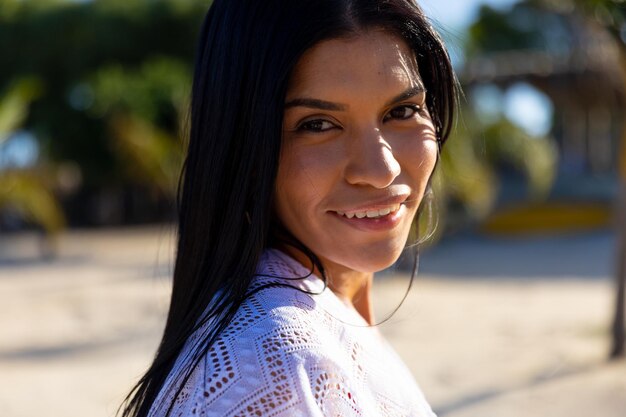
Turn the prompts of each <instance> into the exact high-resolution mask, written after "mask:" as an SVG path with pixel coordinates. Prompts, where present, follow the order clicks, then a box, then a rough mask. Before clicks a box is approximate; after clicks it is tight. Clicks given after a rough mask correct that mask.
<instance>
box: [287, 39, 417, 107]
mask: <svg viewBox="0 0 626 417" xmlns="http://www.w3.org/2000/svg"><path fill="white" fill-rule="evenodd" d="M372 83H373V84H374V85H372ZM396 84H402V85H403V86H415V85H420V84H421V80H420V77H419V71H418V68H417V63H416V59H415V54H414V53H413V51H412V50H411V49H410V48H409V46H408V45H407V44H406V42H405V41H404V40H403V39H402V38H401V37H399V36H396V35H393V34H391V33H388V32H386V31H382V30H370V31H366V32H363V33H359V34H357V35H355V36H351V37H349V38H340V39H331V40H326V41H322V42H320V43H318V44H317V45H315V46H314V47H312V48H311V49H309V50H308V51H307V52H306V53H305V54H304V55H303V56H302V57H301V59H300V60H299V61H298V64H297V65H296V67H295V69H294V72H293V74H292V78H291V81H290V85H289V93H295V92H298V93H307V92H308V90H310V89H316V90H317V89H320V88H322V89H324V86H326V88H325V89H329V90H334V89H337V88H339V89H341V88H344V87H345V88H348V87H350V86H356V85H358V86H360V87H359V88H363V86H368V87H378V88H384V87H389V88H393V86H394V85H396ZM289 93H288V95H289Z"/></svg>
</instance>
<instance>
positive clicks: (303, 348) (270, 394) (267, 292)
mask: <svg viewBox="0 0 626 417" xmlns="http://www.w3.org/2000/svg"><path fill="white" fill-rule="evenodd" d="M279 272H280V273H284V272H285V271H279ZM292 272H293V271H292ZM296 272H298V271H296ZM266 275H267V276H266V277H264V278H263V277H262V278H261V279H260V280H257V281H256V284H257V285H263V286H264V287H263V289H261V290H259V291H258V292H256V293H254V295H252V296H250V297H249V298H247V299H246V300H245V301H244V302H243V303H242V305H241V306H240V307H239V309H238V310H237V313H236V315H235V317H234V318H233V320H232V321H231V322H230V323H229V325H228V326H227V327H226V329H225V330H224V331H223V332H222V333H221V334H220V336H219V337H218V338H217V340H216V341H215V343H213V344H212V345H211V347H210V348H209V349H208V351H207V352H206V353H204V354H203V355H202V356H201V357H200V358H199V361H198V362H197V363H196V364H195V366H193V372H192V374H191V376H190V378H189V380H188V381H187V382H186V383H185V384H184V386H183V388H182V390H181V392H180V393H179V394H178V395H177V396H176V401H174V409H173V410H172V411H173V413H172V415H181V414H182V415H193V414H194V413H197V414H201V415H206V416H211V415H214V416H222V415H263V416H265V415H272V416H297V415H302V416H315V415H319V416H322V415H326V412H325V411H324V410H327V411H328V407H329V406H330V404H331V403H330V401H331V398H332V403H333V406H332V407H333V408H332V409H333V410H339V408H337V407H338V405H337V404H340V405H341V407H347V408H346V410H345V413H343V414H342V415H359V414H358V413H355V410H356V404H355V403H354V399H353V394H352V393H351V389H350V388H349V386H350V376H349V375H350V369H349V366H350V363H351V361H350V360H349V354H348V353H347V350H346V346H345V343H344V341H343V340H342V332H341V329H340V328H338V327H337V324H336V323H335V321H334V320H333V319H332V317H330V316H329V315H328V313H326V312H325V311H324V309H322V308H320V306H319V304H318V302H319V297H317V296H312V295H310V294H308V293H307V291H306V289H305V290H303V288H301V287H298V286H294V285H292V284H297V281H292V282H287V283H285V282H276V281H273V280H275V276H277V275H270V274H266ZM267 284H270V285H267ZM278 284H280V285H278ZM283 284H288V285H286V286H285V285H283ZM322 289H323V287H322ZM309 292H310V291H309ZM321 297H322V298H323V294H322V295H321ZM187 365H192V363H191V362H190V361H184V360H183V361H182V362H181V363H180V364H179V366H177V368H178V369H180V370H181V371H182V369H184V368H185V366H187ZM174 373H176V369H175V370H174ZM329 387H332V391H333V395H332V396H329ZM171 399H173V397H170V401H171ZM337 402H339V403H337ZM335 414H336V413H335ZM340 414H341V413H340ZM161 415H163V414H159V413H158V412H157V413H155V414H153V416H155V417H156V416H161Z"/></svg>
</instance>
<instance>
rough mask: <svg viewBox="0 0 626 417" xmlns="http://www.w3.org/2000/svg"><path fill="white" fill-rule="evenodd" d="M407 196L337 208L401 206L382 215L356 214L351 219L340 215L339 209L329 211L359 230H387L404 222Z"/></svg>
mask: <svg viewBox="0 0 626 417" xmlns="http://www.w3.org/2000/svg"><path fill="white" fill-rule="evenodd" d="M407 198H408V195H398V196H394V197H391V198H389V197H388V198H385V199H381V200H375V201H371V202H368V203H366V204H364V205H360V206H356V207H350V208H349V209H345V210H337V211H342V212H345V213H351V212H356V211H361V212H362V211H368V210H380V209H384V208H387V207H389V206H393V205H399V206H400V207H399V208H398V209H397V210H396V211H394V212H391V213H389V214H387V215H386V216H382V217H375V218H370V217H363V218H361V219H359V218H358V217H356V216H355V217H352V218H351V219H349V218H348V217H346V216H342V215H340V214H339V213H337V211H329V212H328V213H329V214H331V215H333V216H334V217H335V218H337V220H339V221H341V222H343V223H345V224H346V225H348V226H351V227H353V228H355V229H357V230H360V231H363V232H385V231H389V230H391V229H394V228H395V227H397V226H398V225H399V224H400V223H401V222H402V219H403V218H404V217H405V216H406V215H407V210H408V208H407V207H406V204H405V202H406V200H407Z"/></svg>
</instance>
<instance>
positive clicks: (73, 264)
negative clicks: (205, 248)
mask: <svg viewBox="0 0 626 417" xmlns="http://www.w3.org/2000/svg"><path fill="white" fill-rule="evenodd" d="M173 242H174V240H173V234H172V230H171V229H169V228H168V227H156V228H155V227H152V228H139V229H138V228H135V229H129V230H113V231H110V230H109V231H97V232H94V231H91V232H72V233H70V234H67V235H65V236H64V237H63V238H62V239H61V241H60V242H59V250H60V252H59V253H60V256H59V257H58V258H57V259H55V260H53V261H42V260H40V259H39V258H38V255H37V254H38V247H37V239H36V237H35V236H32V235H27V234H25V235H19V236H10V237H7V236H4V237H2V236H0V335H1V336H0V416H2V417H24V416H29V417H30V416H63V417H73V416H83V417H84V416H94V417H99V416H102V417H104V416H113V415H114V413H115V411H116V408H117V406H118V405H119V403H120V402H121V400H122V398H123V396H124V395H125V393H126V392H127V391H128V390H129V388H130V387H131V385H132V384H133V382H134V381H136V379H137V378H138V377H139V375H140V374H141V372H142V370H143V369H144V368H145V367H146V366H147V364H148V363H149V362H150V359H151V356H152V355H153V353H154V349H155V347H156V344H157V342H158V339H159V336H160V331H161V327H162V325H163V318H164V314H165V311H166V309H167V303H168V291H169V281H168V276H169V271H170V268H171V264H172V256H171V254H172V247H173ZM613 244H614V237H613V236H612V234H611V233H610V232H598V233H595V234H587V235H573V236H565V237H556V238H543V239H526V240H505V239H498V240H494V239H492V240H490V239H485V238H482V239H481V238H476V237H465V238H456V239H453V240H449V241H446V242H444V243H443V244H441V245H439V246H438V247H436V248H433V249H431V250H427V251H425V253H423V254H422V268H421V271H420V274H419V276H418V278H417V279H416V281H415V285H414V289H413V290H412V292H411V294H410V296H409V298H408V299H407V300H406V301H405V303H404V304H403V306H402V308H401V309H400V310H399V311H398V312H397V313H396V314H395V315H394V316H393V317H392V318H391V319H390V320H389V321H387V322H386V323H384V324H382V325H381V330H382V331H383V333H384V334H385V335H386V336H387V338H388V339H389V341H390V342H391V343H392V345H394V346H395V348H396V349H397V350H398V352H399V353H400V355H401V356H402V357H403V358H404V359H405V360H406V362H407V364H408V366H409V367H410V368H411V370H412V371H413V373H414V375H415V377H416V379H417V380H418V382H419V384H420V385H421V387H422V389H423V390H424V392H425V394H426V397H427V398H428V399H429V400H430V402H431V404H432V406H433V408H434V409H435V411H436V412H437V413H438V415H439V416H440V417H443V416H445V417H469V416H481V417H518V416H519V417H521V416H533V417H539V416H546V417H547V416H550V417H561V416H563V417H565V416H567V417H583V416H585V417H590V416H594V417H595V416H600V417H618V416H619V417H624V416H626V361H619V362H611V363H610V362H607V361H606V355H607V352H608V349H609V339H608V325H609V323H610V317H611V310H612V306H613V292H612V291H613V288H612V278H611V271H612V265H613V264H614V259H613ZM407 284H408V280H407V278H406V277H404V276H401V274H396V275H391V276H389V277H385V278H384V279H380V280H379V281H378V283H377V286H376V292H375V297H376V308H377V315H378V317H379V319H382V318H384V317H385V316H386V315H387V314H388V313H389V312H390V311H391V310H392V309H393V308H394V307H395V306H396V305H397V303H398V302H399V301H400V299H401V297H402V295H403V293H404V291H405V289H406V286H407Z"/></svg>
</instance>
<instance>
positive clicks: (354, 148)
mask: <svg viewBox="0 0 626 417" xmlns="http://www.w3.org/2000/svg"><path fill="white" fill-rule="evenodd" d="M347 149H348V158H347V164H346V165H345V170H344V178H345V180H346V181H347V182H348V183H349V184H352V185H369V186H372V187H375V188H379V189H382V188H386V187H388V186H390V185H391V184H392V183H393V181H394V180H395V179H396V177H397V176H398V175H400V171H401V169H400V163H399V162H398V160H397V159H396V158H395V156H394V154H393V151H392V148H391V146H390V145H389V143H388V142H387V141H385V138H384V137H383V135H382V134H381V132H380V129H378V128H374V129H369V132H367V133H361V134H359V135H358V137H357V138H354V139H353V140H351V141H350V143H349V146H348V147H347Z"/></svg>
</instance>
